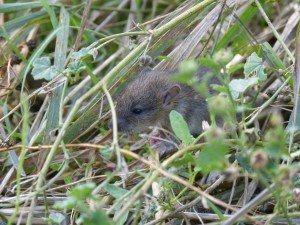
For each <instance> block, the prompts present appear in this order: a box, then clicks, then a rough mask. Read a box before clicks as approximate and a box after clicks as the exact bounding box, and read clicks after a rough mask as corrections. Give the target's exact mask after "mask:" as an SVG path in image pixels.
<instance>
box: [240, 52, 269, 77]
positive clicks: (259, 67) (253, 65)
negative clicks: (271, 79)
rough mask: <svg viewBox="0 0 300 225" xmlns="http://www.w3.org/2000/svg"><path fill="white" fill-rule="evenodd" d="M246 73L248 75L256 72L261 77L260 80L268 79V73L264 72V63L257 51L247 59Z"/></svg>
mask: <svg viewBox="0 0 300 225" xmlns="http://www.w3.org/2000/svg"><path fill="white" fill-rule="evenodd" d="M244 73H245V75H246V76H249V75H250V74H255V75H257V77H258V78H259V80H262V81H263V80H266V79H267V75H266V74H265V72H264V65H263V63H262V59H261V58H260V57H258V55H257V54H256V52H253V53H252V54H251V55H250V57H249V58H248V59H247V62H246V63H245V66H244Z"/></svg>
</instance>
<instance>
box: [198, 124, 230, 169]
mask: <svg viewBox="0 0 300 225" xmlns="http://www.w3.org/2000/svg"><path fill="white" fill-rule="evenodd" d="M205 138H206V140H207V144H206V145H205V147H204V148H203V150H202V151H201V152H200V154H199V157H198V158H197V159H195V164H196V167H197V169H201V172H202V173H203V174H207V173H209V172H211V171H213V170H221V171H222V170H225V169H226V165H227V158H226V154H227V152H228V146H227V145H226V144H225V142H224V140H225V132H223V131H222V130H221V129H220V128H218V127H210V129H209V130H208V132H207V133H206V134H205Z"/></svg>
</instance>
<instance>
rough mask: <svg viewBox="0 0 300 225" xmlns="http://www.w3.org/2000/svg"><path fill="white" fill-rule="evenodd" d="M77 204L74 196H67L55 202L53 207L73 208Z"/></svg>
mask: <svg viewBox="0 0 300 225" xmlns="http://www.w3.org/2000/svg"><path fill="white" fill-rule="evenodd" d="M76 204H77V199H76V198H74V197H68V198H66V199H65V200H64V201H61V202H55V204H54V209H64V210H65V209H72V208H75V207H76Z"/></svg>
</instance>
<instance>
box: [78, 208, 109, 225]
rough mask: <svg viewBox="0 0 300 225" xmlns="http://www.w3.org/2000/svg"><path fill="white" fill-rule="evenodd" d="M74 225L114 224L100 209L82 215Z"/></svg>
mask: <svg viewBox="0 0 300 225" xmlns="http://www.w3.org/2000/svg"><path fill="white" fill-rule="evenodd" d="M76 224H83V225H96V224H101V225H113V224H114V223H113V222H112V221H111V220H110V219H109V217H108V216H107V215H106V214H105V213H104V212H103V211H102V210H100V209H97V210H95V211H91V212H89V213H82V214H81V215H80V217H79V218H78V219H77V220H76Z"/></svg>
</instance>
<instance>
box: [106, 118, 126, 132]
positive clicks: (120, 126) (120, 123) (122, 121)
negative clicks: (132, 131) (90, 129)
mask: <svg viewBox="0 0 300 225" xmlns="http://www.w3.org/2000/svg"><path fill="white" fill-rule="evenodd" d="M127 125H128V124H127V121H126V120H125V119H122V118H117V126H118V131H119V132H126V128H127ZM108 126H109V128H110V129H113V123H112V120H110V121H109V123H108Z"/></svg>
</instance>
